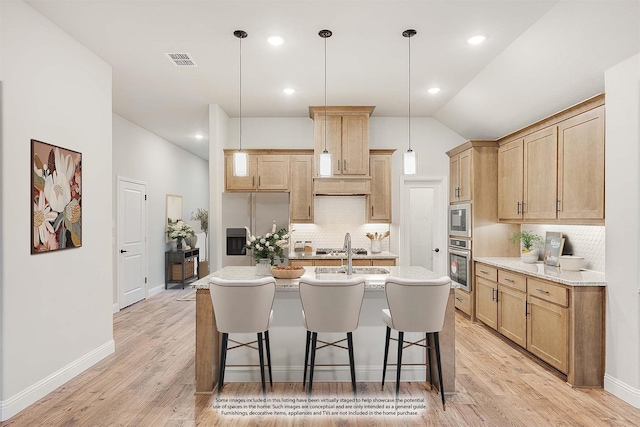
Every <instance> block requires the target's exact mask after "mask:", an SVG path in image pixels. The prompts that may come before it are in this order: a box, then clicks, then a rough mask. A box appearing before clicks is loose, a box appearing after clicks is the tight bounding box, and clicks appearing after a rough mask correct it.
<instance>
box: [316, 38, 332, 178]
mask: <svg viewBox="0 0 640 427" xmlns="http://www.w3.org/2000/svg"><path fill="white" fill-rule="evenodd" d="M332 34H333V33H332V32H331V31H329V30H320V32H319V33H318V35H319V36H320V37H322V38H323V39H324V121H323V128H324V129H323V131H324V132H323V134H324V135H323V141H324V144H323V145H324V150H322V154H320V162H319V165H320V167H319V173H320V176H321V177H329V176H331V174H332V166H333V158H332V156H331V153H329V152H328V151H327V39H328V38H329V37H331V35H332Z"/></svg>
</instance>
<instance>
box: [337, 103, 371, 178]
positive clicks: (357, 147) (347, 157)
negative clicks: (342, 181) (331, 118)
mask: <svg viewBox="0 0 640 427" xmlns="http://www.w3.org/2000/svg"><path fill="white" fill-rule="evenodd" d="M342 174H343V175H368V174H369V116H368V115H355V116H343V117H342Z"/></svg>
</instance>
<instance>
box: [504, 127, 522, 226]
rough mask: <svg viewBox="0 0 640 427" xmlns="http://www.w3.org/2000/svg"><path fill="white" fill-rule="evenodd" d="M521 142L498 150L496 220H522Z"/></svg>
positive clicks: (517, 141)
mask: <svg viewBox="0 0 640 427" xmlns="http://www.w3.org/2000/svg"><path fill="white" fill-rule="evenodd" d="M523 173H524V159H523V140H522V139H518V140H516V141H512V142H509V143H507V144H505V145H502V146H500V148H499V149H498V219H507V220H508V219H522V191H523Z"/></svg>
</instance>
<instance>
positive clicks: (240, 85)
mask: <svg viewBox="0 0 640 427" xmlns="http://www.w3.org/2000/svg"><path fill="white" fill-rule="evenodd" d="M239 74H240V84H239V87H240V151H242V37H240V73H239Z"/></svg>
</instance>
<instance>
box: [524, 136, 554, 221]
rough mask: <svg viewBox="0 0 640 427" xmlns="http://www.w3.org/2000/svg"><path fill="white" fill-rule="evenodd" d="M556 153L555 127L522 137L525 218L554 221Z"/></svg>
mask: <svg viewBox="0 0 640 427" xmlns="http://www.w3.org/2000/svg"><path fill="white" fill-rule="evenodd" d="M557 152H558V133H557V128H556V126H551V127H549V128H546V129H542V130H540V131H538V132H534V133H532V134H531V135H528V136H527V137H526V138H524V200H523V205H522V211H523V212H524V218H525V219H556V182H557V172H558V166H557V164H558V163H557V159H556V155H557Z"/></svg>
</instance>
